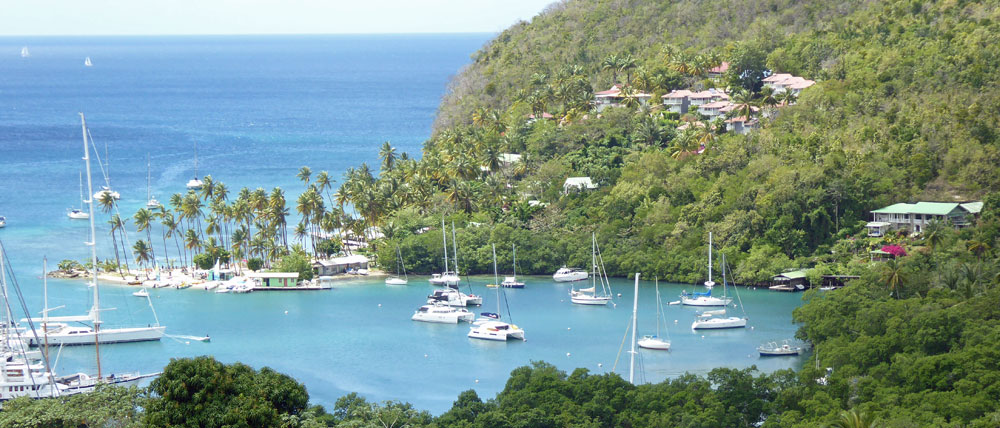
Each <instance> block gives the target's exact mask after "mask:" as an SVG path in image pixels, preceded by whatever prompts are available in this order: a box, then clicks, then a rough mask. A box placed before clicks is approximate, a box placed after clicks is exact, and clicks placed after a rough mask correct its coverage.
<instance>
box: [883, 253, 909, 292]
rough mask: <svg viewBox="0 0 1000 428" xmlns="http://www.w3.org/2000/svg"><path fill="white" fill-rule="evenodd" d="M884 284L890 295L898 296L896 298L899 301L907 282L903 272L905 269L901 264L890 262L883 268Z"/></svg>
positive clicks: (894, 261)
mask: <svg viewBox="0 0 1000 428" xmlns="http://www.w3.org/2000/svg"><path fill="white" fill-rule="evenodd" d="M882 282H883V283H885V286H886V288H888V289H889V292H890V293H895V294H896V298H897V299H898V298H899V294H900V292H901V291H902V289H903V284H904V283H905V282H906V274H905V273H904V272H903V267H902V266H901V265H900V264H899V262H897V261H896V260H889V261H888V262H886V263H885V265H883V266H882Z"/></svg>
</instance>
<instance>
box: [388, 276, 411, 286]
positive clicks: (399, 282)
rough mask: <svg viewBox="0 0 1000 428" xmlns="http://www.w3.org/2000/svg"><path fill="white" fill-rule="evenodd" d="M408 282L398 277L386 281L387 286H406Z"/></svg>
mask: <svg viewBox="0 0 1000 428" xmlns="http://www.w3.org/2000/svg"><path fill="white" fill-rule="evenodd" d="M407 282H408V281H407V280H405V279H403V278H400V277H398V276H391V277H388V278H386V279H385V285H406V283H407Z"/></svg>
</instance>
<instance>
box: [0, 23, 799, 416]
mask: <svg viewBox="0 0 1000 428" xmlns="http://www.w3.org/2000/svg"><path fill="white" fill-rule="evenodd" d="M490 37H491V35H489V34H461V35H345V36H214V37H201V36H198V37H194V36H191V37H82V38H67V37H41V38H40V37H35V38H15V37H5V38H0V215H2V216H6V217H7V227H6V228H3V229H0V240H2V242H3V244H4V247H5V248H6V250H7V252H8V257H9V258H10V259H11V262H12V265H13V269H14V272H15V275H16V278H9V279H10V280H11V281H14V280H16V282H17V283H18V284H19V286H20V289H21V290H22V291H23V294H24V297H25V301H26V304H27V306H28V307H29V311H31V310H34V311H40V310H41V308H42V298H41V296H42V280H41V269H42V259H43V257H47V258H48V260H49V266H50V268H54V266H55V264H56V263H58V262H59V260H62V259H75V260H82V259H84V258H86V257H87V256H88V252H89V250H88V249H87V248H86V246H85V245H84V244H83V243H84V241H86V240H87V233H88V232H87V226H86V222H83V221H73V220H70V219H69V218H67V216H66V212H67V210H68V209H69V208H71V207H76V206H79V188H78V175H79V171H80V170H81V169H82V168H83V163H82V161H81V159H80V158H81V156H82V153H81V152H82V144H81V142H82V137H81V128H80V119H79V115H78V113H80V112H83V113H85V114H86V117H87V124H88V127H89V129H90V132H91V135H92V136H93V140H94V143H95V145H97V146H98V147H99V148H100V151H101V153H100V155H101V157H102V158H103V157H104V156H105V155H104V148H105V146H106V147H107V153H108V160H109V162H110V164H109V171H110V181H111V185H112V187H114V189H115V190H117V191H119V192H120V193H121V194H122V199H121V201H120V206H121V210H122V215H123V216H131V214H132V213H134V212H135V210H137V209H139V208H141V207H142V206H143V205H144V204H145V201H146V158H147V155H148V156H149V158H150V164H151V171H152V172H151V175H152V179H151V185H150V187H151V191H152V194H153V196H154V197H156V198H158V199H159V200H160V201H166V200H167V199H168V198H169V195H170V194H173V193H183V192H184V191H185V189H184V184H185V183H186V182H187V180H189V179H190V178H192V177H193V176H194V156H195V146H196V145H197V157H198V174H199V175H206V174H208V175H212V177H213V178H214V179H216V180H221V181H222V182H225V183H226V185H227V186H228V187H229V188H230V191H231V192H232V193H236V192H237V191H238V190H239V188H240V187H244V186H246V187H250V188H251V189H252V188H257V187H263V188H265V189H268V190H270V189H271V188H273V187H276V186H278V187H282V188H283V189H284V190H285V192H286V199H287V200H288V201H294V199H295V197H296V196H297V195H298V193H300V192H301V191H302V190H303V189H304V185H303V184H302V182H300V181H299V180H298V179H297V178H296V177H295V174H296V171H297V170H298V169H299V167H302V166H309V167H310V168H311V169H312V170H313V171H314V174H315V173H317V172H319V171H323V170H325V171H329V172H330V174H331V175H332V177H334V178H335V179H337V180H338V181H339V180H340V179H341V176H342V174H343V172H344V171H345V170H346V169H347V168H348V167H352V166H358V165H359V164H360V163H362V162H367V163H368V164H369V165H371V166H372V167H373V168H376V169H377V165H378V156H377V155H378V148H379V146H380V145H381V144H382V142H384V141H390V142H391V143H392V145H393V146H395V147H396V148H397V150H398V151H399V152H408V153H409V154H410V155H412V156H417V157H419V154H420V149H421V145H422V143H423V142H424V141H425V140H426V139H427V138H428V137H429V135H430V127H431V123H432V121H433V118H434V114H435V112H436V109H437V105H438V103H439V102H440V100H441V97H442V95H443V94H444V93H445V91H446V88H447V82H448V79H449V78H450V76H451V75H453V74H455V73H457V72H458V70H459V69H460V68H461V67H462V66H463V65H465V64H467V63H468V62H469V61H470V55H471V54H472V53H473V52H475V51H476V50H477V49H478V48H479V47H481V46H482V45H483V44H484V43H485V42H486V41H487V40H488V39H489V38H490ZM25 46H26V47H28V49H29V52H30V56H28V57H26V58H22V57H21V55H20V52H21V48H22V47H25ZM87 57H89V58H90V59H91V62H92V64H93V66H91V67H86V66H84V59H85V58H87ZM94 162H95V164H94V168H95V171H96V168H97V166H96V160H95V161H94ZM99 182H100V179H98V177H97V176H96V175H95V183H97V184H99ZM97 184H95V186H96V185H97ZM292 211H293V212H294V209H292ZM97 219H98V225H99V229H98V237H99V240H98V251H99V254H98V257H100V258H108V257H113V251H112V244H111V240H110V237H109V235H108V226H107V224H106V221H107V216H106V215H104V214H98V216H97ZM137 236H138V235H136V234H135V233H134V231H133V232H132V234H131V235H130V237H131V239H132V240H135V239H138V238H137ZM157 241H158V240H154V243H155V242H157ZM611 250H612V251H614V250H613V249H611ZM459 251H461V249H459ZM170 252H171V253H173V252H174V251H173V249H172V248H171V249H170ZM488 280H491V278H476V279H475V280H474V281H473V289H474V292H476V293H479V294H483V295H485V297H486V303H485V305H484V309H483V310H490V311H493V310H495V305H496V296H495V294H493V293H495V291H492V290H488V289H486V288H485V287H483V285H484V284H485V283H486V282H487V281H488ZM527 282H528V285H527V287H526V288H525V289H523V290H506V291H505V293H506V298H507V300H508V301H509V302H510V305H511V314H512V315H513V317H514V321H515V322H516V323H517V324H518V325H520V326H521V327H523V328H524V329H525V331H526V336H527V338H528V340H527V341H526V342H523V343H521V342H516V343H513V342H512V343H484V342H482V341H475V340H471V339H468V338H466V336H465V333H466V332H467V327H466V326H464V325H459V326H453V325H428V324H423V323H415V322H412V321H410V320H409V317H410V315H412V312H413V311H414V310H415V309H416V308H417V307H419V306H420V305H421V304H422V301H423V299H424V296H426V295H427V294H429V293H430V292H431V291H432V289H433V287H431V286H430V285H429V284H428V283H427V282H426V278H414V277H411V281H410V285H408V286H405V287H386V286H385V285H383V284H382V282H381V281H379V280H374V279H372V280H365V279H361V280H357V281H348V282H343V283H340V284H337V285H336V286H335V289H334V290H329V291H318V292H293V293H252V294H248V295H228V294H225V295H219V294H215V293H206V292H204V291H194V290H151V294H152V299H151V300H152V302H153V303H154V308H155V315H154V312H153V310H151V309H150V307H149V306H148V305H147V304H146V302H145V301H143V300H141V299H139V298H136V297H133V296H131V294H130V293H131V291H133V290H130V289H126V288H124V287H118V286H113V285H107V286H102V307H107V308H113V310H109V311H108V312H106V313H104V314H103V315H102V316H103V317H104V318H105V319H106V320H107V322H108V325H114V324H116V323H118V324H132V325H135V324H148V323H153V322H155V320H156V319H158V320H159V322H160V323H161V324H163V325H166V326H167V333H168V334H175V335H210V336H211V337H212V341H211V342H209V343H201V342H188V341H186V340H183V339H174V338H169V337H168V338H164V339H163V340H162V341H161V342H158V343H136V344H122V345H112V346H102V347H101V351H102V352H101V353H102V360H101V361H102V368H103V369H104V371H105V372H109V371H110V372H115V371H117V372H124V371H135V370H141V371H146V372H149V371H158V370H160V369H161V368H162V367H163V366H164V365H165V364H166V363H168V362H169V361H170V359H171V358H179V357H190V356H196V355H213V356H215V357H216V358H218V359H220V360H222V361H225V362H235V361H241V362H244V363H247V364H250V365H252V366H254V367H262V366H270V367H272V368H274V369H276V370H278V371H281V372H284V373H287V374H289V375H291V376H293V377H295V378H296V379H298V380H299V381H301V382H303V383H304V384H305V385H306V387H307V388H308V390H309V393H310V396H311V399H312V401H313V402H314V403H318V404H323V405H325V406H327V407H332V406H333V404H334V403H335V402H336V400H337V398H338V397H340V396H342V395H344V394H346V393H349V392H359V393H361V394H363V395H364V396H365V397H368V398H369V399H372V400H376V401H383V400H401V401H407V402H411V403H413V404H414V405H416V406H417V407H419V408H421V409H426V410H429V411H431V412H433V413H435V414H437V413H441V412H443V411H445V410H447V409H448V408H449V407H450V406H451V403H452V402H453V401H454V400H455V398H456V397H457V395H458V393H459V392H461V391H464V390H466V389H475V390H476V391H478V392H479V394H480V395H481V396H482V397H483V398H484V399H485V398H489V397H492V396H493V395H494V394H495V393H497V392H498V391H500V390H502V389H503V386H504V383H505V381H506V379H507V376H508V374H509V373H510V371H511V370H512V369H514V368H516V367H518V366H522V365H525V364H529V363H530V362H531V361H537V360H544V361H548V362H551V363H553V364H556V365H557V366H558V367H560V368H561V369H564V370H567V371H572V370H573V369H575V368H577V367H584V368H587V369H589V370H591V371H592V372H594V373H605V372H608V371H610V370H612V368H615V369H616V371H617V372H618V373H623V374H625V375H626V376H627V363H628V356H629V355H628V354H627V352H625V351H627V349H625V350H624V351H621V352H619V351H620V348H621V343H622V339H623V334H624V332H625V330H626V327H627V325H628V324H629V319H630V317H631V302H632V300H631V296H632V283H631V281H628V280H625V279H616V280H614V287H615V293H621V297H619V298H616V300H615V302H616V304H615V305H614V306H609V307H599V308H595V307H578V306H574V305H571V304H570V303H569V299H568V295H567V293H568V290H569V287H570V285H567V284H556V283H553V282H552V281H551V278H548V277H532V278H529V279H528V281H527ZM48 284H49V305H50V307H55V306H60V305H65V308H63V309H59V310H57V311H55V312H53V315H77V314H82V313H83V312H84V311H85V310H86V309H87V308H89V306H90V305H91V302H90V300H89V299H90V295H91V293H90V291H89V290H88V289H87V286H86V285H85V284H84V283H83V282H81V281H72V280H49V282H48ZM660 288H661V292H662V293H663V296H664V297H663V300H664V301H665V302H666V301H669V300H675V299H676V296H677V294H678V293H679V292H680V290H681V289H684V288H687V289H691V286H690V285H687V286H685V285H680V284H660ZM741 291H742V293H743V294H742V301H743V303H744V304H745V308H746V312H747V314H748V316H749V317H750V326H751V327H752V328H747V329H740V330H730V331H715V332H706V333H702V332H693V331H692V330H691V329H690V324H691V321H692V320H693V317H694V313H695V310H694V309H692V308H686V307H680V306H668V307H666V309H665V313H666V316H667V318H668V320H667V321H668V322H667V325H668V330H667V331H668V333H669V334H670V336H671V338H672V340H673V342H674V345H673V346H674V350H672V351H670V352H654V351H641V352H640V353H639V354H638V355H639V359H638V360H639V362H640V363H641V365H640V368H641V370H640V371H639V373H640V374H641V375H642V376H641V380H643V381H650V382H656V381H660V380H662V379H664V378H666V377H669V376H676V375H679V374H681V373H684V372H693V373H707V372H708V371H709V370H711V369H712V368H714V367H717V366H726V367H749V366H751V365H757V366H758V367H759V368H761V369H762V370H767V371H771V370H776V369H782V368H792V367H798V366H799V365H800V364H801V361H802V359H801V358H777V359H775V358H771V359H759V358H758V357H757V356H756V352H755V348H756V346H757V345H759V344H761V343H764V342H767V341H774V340H782V339H788V338H791V337H792V336H793V335H794V332H795V330H796V326H795V325H794V324H792V322H791V311H792V309H793V308H794V307H796V306H798V305H799V304H800V303H801V302H800V295H797V294H785V293H775V292H769V291H766V290H749V289H748V290H741ZM653 295H654V293H653V284H652V283H651V282H647V281H642V291H641V292H640V308H639V320H640V328H639V334H640V335H641V334H649V333H650V331H651V329H654V328H655V314H656V310H655V298H654V297H653ZM734 310H738V309H734ZM477 311H478V310H477ZM505 312H506V309H505ZM34 315H35V316H37V312H36V313H35V314H34ZM18 316H23V314H18ZM675 321H676V322H675ZM703 336H704V337H703ZM57 354H58V363H57V372H59V373H69V372H75V371H81V370H83V371H94V370H95V367H96V366H95V361H94V350H93V349H92V348H91V347H83V348H65V349H63V350H61V351H59V352H58V353H57ZM616 358H617V359H618V360H619V361H618V364H617V366H616V364H615V360H616Z"/></svg>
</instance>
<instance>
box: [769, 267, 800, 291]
mask: <svg viewBox="0 0 1000 428" xmlns="http://www.w3.org/2000/svg"><path fill="white" fill-rule="evenodd" d="M808 271H809V270H808V269H798V270H793V271H789V272H785V273H782V274H778V275H775V276H774V278H772V279H771V280H772V282H773V283H774V285H772V286H770V287H768V288H770V289H771V290H778V291H802V290H805V289H807V288H809V278H808V277H807V276H806V275H807V272H808Z"/></svg>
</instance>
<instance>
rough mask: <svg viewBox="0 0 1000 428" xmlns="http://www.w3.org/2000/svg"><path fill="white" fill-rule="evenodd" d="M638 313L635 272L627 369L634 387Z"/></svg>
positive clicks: (636, 277) (637, 281) (637, 290)
mask: <svg viewBox="0 0 1000 428" xmlns="http://www.w3.org/2000/svg"><path fill="white" fill-rule="evenodd" d="M638 313H639V272H636V273H635V293H634V294H633V297H632V351H631V352H630V354H632V357H631V361H630V362H629V367H628V383H631V384H633V385H635V382H634V380H633V379H634V378H635V328H636V324H638V322H637V321H636V317H637V315H638Z"/></svg>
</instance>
